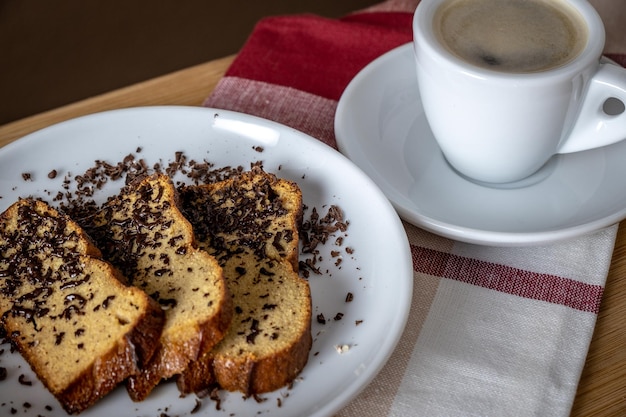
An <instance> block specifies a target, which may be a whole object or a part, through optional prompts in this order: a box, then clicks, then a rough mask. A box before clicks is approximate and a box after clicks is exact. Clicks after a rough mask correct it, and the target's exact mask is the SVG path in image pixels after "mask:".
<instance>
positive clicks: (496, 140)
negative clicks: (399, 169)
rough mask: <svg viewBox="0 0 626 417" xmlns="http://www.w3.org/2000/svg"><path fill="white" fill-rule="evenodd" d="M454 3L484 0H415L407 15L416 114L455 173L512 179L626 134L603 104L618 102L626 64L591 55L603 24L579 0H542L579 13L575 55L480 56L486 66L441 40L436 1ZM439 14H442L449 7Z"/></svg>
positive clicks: (625, 89)
mask: <svg viewBox="0 0 626 417" xmlns="http://www.w3.org/2000/svg"><path fill="white" fill-rule="evenodd" d="M459 1H464V2H467V3H472V2H475V1H479V2H482V1H486V0H422V1H421V3H420V4H419V6H418V7H417V10H416V12H415V16H414V19H413V33H414V42H413V43H414V48H415V59H416V64H417V79H418V85H419V89H420V96H421V99H422V104H423V107H424V112H425V115H426V118H427V120H428V123H429V125H430V127H431V129H432V131H433V134H434V136H435V138H436V139H437V143H438V144H439V147H440V148H441V150H442V152H443V154H444V155H445V157H446V159H447V161H448V162H449V163H450V164H451V165H452V166H453V167H454V168H455V169H456V170H457V171H458V172H460V173H461V174H463V175H465V176H467V177H469V178H472V179H475V180H478V181H481V182H487V183H508V182H514V181H518V180H521V179H524V178H526V177H528V176H530V175H531V174H533V173H535V172H536V171H538V170H539V169H540V168H541V167H542V166H543V165H545V164H546V162H547V161H549V160H550V158H551V157H552V156H554V155H555V154H558V153H570V152H577V151H584V150H587V149H591V148H596V147H600V146H605V145H609V144H612V143H615V142H618V141H621V140H623V139H625V138H626V112H621V113H620V114H618V115H611V114H607V113H606V112H604V111H603V106H604V103H605V102H606V100H607V99H610V98H613V99H617V100H619V101H621V102H622V103H626V70H624V68H622V67H619V66H617V65H615V64H612V63H601V57H602V51H603V47H604V40H605V33H604V26H603V24H602V21H601V19H600V17H599V16H598V14H597V12H596V11H595V10H594V9H593V7H592V6H591V5H590V4H589V3H588V2H587V1H586V0H551V3H553V4H557V6H558V7H562V8H564V9H563V10H567V11H568V13H569V12H572V13H574V14H573V15H572V16H574V15H576V16H578V15H579V18H580V19H579V20H580V22H579V23H576V25H578V26H579V27H578V29H580V32H579V34H582V35H581V36H583V37H585V38H584V39H583V43H582V44H581V47H580V52H579V53H578V54H577V55H575V56H574V57H571V58H570V59H569V61H568V62H565V63H561V64H557V65H556V66H554V67H553V68H551V69H545V70H527V69H525V70H516V69H513V70H510V69H506V70H501V69H500V67H501V61H502V62H503V61H505V59H502V60H499V58H494V57H493V56H491V55H489V54H484V55H482V56H481V59H482V60H484V61H485V62H487V65H486V67H488V68H486V67H483V66H479V65H476V64H473V63H469V62H468V61H467V60H466V59H465V58H461V57H460V56H459V55H458V54H457V53H456V52H453V51H452V50H451V49H450V46H444V44H443V42H444V41H443V40H442V39H443V37H442V36H443V35H441V33H442V30H443V29H441V28H442V27H444V26H443V24H441V20H442V19H443V17H442V16H443V12H442V10H443V9H441V7H442V5H444V6H445V7H449V6H450V4H451V3H454V2H459ZM496 1H500V2H502V0H496ZM538 1H539V0H538ZM455 7H456V6H455ZM567 8H572V9H567ZM446 10H447V9H446ZM446 13H447V14H445V16H446V19H451V18H450V17H448V15H452V13H448V12H447V11H446ZM490 13H491V11H490ZM577 18H578V17H577ZM491 19H492V20H497V19H496V17H493V18H491ZM533 20H537V19H533ZM462 21H463V22H466V21H467V19H465V18H464V17H463V20H462ZM518 23H519V22H517V21H515V22H514V24H513V25H511V24H508V25H507V24H505V25H504V27H503V28H502V29H503V30H506V29H507V26H508V27H510V26H515V25H517V24H518ZM480 25H484V23H479V25H478V26H479V27H480ZM585 26H586V27H585ZM493 36H494V37H497V36H499V35H497V34H496V33H493ZM488 41H489V42H490V40H488ZM478 43H480V42H478ZM500 47H501V45H500ZM507 48H509V46H508V45H507V44H506V43H505V45H504V49H507ZM494 63H495V64H494ZM491 64H494V66H492V65H491ZM524 71H525V72H524Z"/></svg>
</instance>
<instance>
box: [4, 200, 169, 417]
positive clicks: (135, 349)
mask: <svg viewBox="0 0 626 417" xmlns="http://www.w3.org/2000/svg"><path fill="white" fill-rule="evenodd" d="M100 256H101V253H100V251H99V250H98V248H96V247H95V246H94V245H93V243H92V241H91V240H90V238H89V237H88V236H87V235H86V234H85V232H84V231H83V230H82V229H81V228H80V227H79V226H78V225H77V224H76V223H75V222H73V221H72V220H71V219H70V218H68V217H67V216H65V215H63V214H62V213H60V212H58V211H57V210H55V209H54V208H52V207H50V206H49V205H47V204H46V203H44V202H41V201H37V200H32V199H22V200H19V201H18V202H16V203H14V204H13V205H12V206H11V207H9V208H8V209H7V210H6V211H5V212H4V213H2V215H0V317H1V325H2V327H3V328H4V330H5V332H6V334H7V335H8V337H9V338H10V340H11V341H12V343H13V344H14V345H15V346H17V349H18V350H19V352H20V353H21V354H22V355H23V357H24V358H25V359H26V361H27V362H28V363H29V364H30V366H31V368H32V369H33V371H34V372H35V373H36V375H37V376H38V378H39V379H40V380H41V381H42V383H43V384H44V385H45V387H46V388H47V389H48V390H49V391H50V392H51V393H52V394H53V395H54V396H55V397H56V398H57V399H58V401H59V402H60V403H61V405H62V406H63V408H64V409H65V410H66V411H67V412H68V413H70V414H74V413H79V412H81V411H83V410H85V409H86V408H87V407H89V406H90V405H92V404H93V403H95V402H96V401H97V400H99V399H100V398H102V397H103V396H104V395H105V394H107V393H108V392H109V391H111V390H112V389H113V388H114V387H115V386H117V385H118V384H119V383H120V382H122V381H123V380H124V379H126V378H127V377H129V376H131V375H134V374H137V373H138V372H139V369H140V366H142V365H143V364H145V363H147V362H149V360H150V359H151V357H152V356H153V353H154V351H155V349H156V347H157V345H158V340H159V337H160V334H161V329H162V326H163V322H164V315H163V312H162V310H161V308H160V306H159V305H158V304H157V303H156V302H154V300H152V299H151V298H150V297H148V296H147V295H146V294H145V293H144V292H143V291H141V290H139V289H137V288H134V287H130V286H126V285H124V284H123V283H122V282H121V281H123V280H124V277H123V276H121V275H120V273H119V271H118V270H116V269H115V268H113V267H112V266H111V265H110V264H109V263H107V262H105V261H103V260H101V259H100Z"/></svg>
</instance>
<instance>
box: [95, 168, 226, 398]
mask: <svg viewBox="0 0 626 417" xmlns="http://www.w3.org/2000/svg"><path fill="white" fill-rule="evenodd" d="M88 230H90V233H91V234H92V235H93V236H94V238H95V240H96V241H97V242H98V245H99V247H100V248H101V249H102V250H103V252H104V254H105V257H106V258H107V259H110V260H111V262H112V263H113V264H114V265H116V266H118V267H119V268H120V269H121V270H122V271H123V272H124V274H125V275H126V276H127V277H128V279H129V280H130V283H131V284H132V285H134V286H136V287H138V288H140V289H142V290H144V291H145V292H146V293H147V294H148V295H150V296H151V297H152V298H153V299H154V300H156V301H157V302H158V303H159V304H160V305H161V307H162V308H163V310H164V312H165V317H166V320H165V325H164V328H163V333H162V335H161V339H160V345H159V347H158V349H157V351H156V353H155V355H154V357H153V358H152V360H151V361H150V362H149V363H148V364H147V365H146V366H145V367H144V368H143V369H142V371H141V373H140V374H138V375H135V376H133V377H131V378H129V380H128V383H127V389H128V392H129V394H130V396H131V398H132V399H133V400H135V401H140V400H143V399H145V398H146V397H147V396H148V395H149V394H150V392H151V391H152V389H153V388H154V387H155V386H156V385H157V384H158V383H159V382H160V381H161V380H163V379H167V378H171V377H173V376H174V375H177V374H178V373H180V372H182V371H184V370H185V369H186V368H187V366H188V365H189V363H190V362H192V361H195V360H196V359H197V358H198V357H199V356H200V355H201V354H203V353H204V352H206V351H208V350H210V349H211V348H212V347H213V346H214V345H215V344H216V343H217V342H219V341H220V340H221V339H222V337H223V336H224V334H225V332H226V330H227V328H228V326H229V324H230V321H231V317H232V314H233V309H232V304H231V297H230V294H229V292H228V288H227V286H226V282H225V280H224V277H223V273H222V268H221V267H220V265H219V264H218V262H217V260H216V259H215V258H214V257H213V256H211V255H209V254H208V253H207V252H206V251H204V250H201V249H199V248H198V247H197V246H196V240H195V236H194V233H193V230H192V228H191V225H190V223H189V222H188V221H187V220H186V219H185V217H184V216H183V215H182V213H181V212H180V210H179V209H178V196H177V193H176V190H175V188H174V186H173V184H172V182H171V180H170V179H169V177H167V176H166V175H164V174H154V175H151V176H148V177H144V178H141V179H137V180H135V181H134V182H132V183H131V184H129V185H128V186H126V187H125V188H124V189H123V190H122V192H121V193H120V194H119V195H118V196H116V198H114V199H112V200H110V201H108V202H107V203H106V204H105V205H104V206H103V208H102V210H101V211H100V212H99V213H98V214H97V215H96V216H95V217H94V219H93V224H92V225H90V226H89V227H88Z"/></svg>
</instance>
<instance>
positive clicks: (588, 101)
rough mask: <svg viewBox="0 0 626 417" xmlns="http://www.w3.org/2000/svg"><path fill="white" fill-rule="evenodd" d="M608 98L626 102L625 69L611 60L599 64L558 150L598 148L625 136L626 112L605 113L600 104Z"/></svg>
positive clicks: (576, 150)
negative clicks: (577, 112)
mask: <svg viewBox="0 0 626 417" xmlns="http://www.w3.org/2000/svg"><path fill="white" fill-rule="evenodd" d="M609 98H615V99H618V100H620V101H621V102H622V103H623V104H626V70H625V69H624V68H622V67H620V66H618V65H616V64H612V63H606V64H600V67H599V68H598V71H597V72H596V73H595V74H594V76H593V78H592V79H591V82H590V83H589V88H588V89H587V93H586V96H585V97H584V99H583V105H582V108H581V110H580V114H579V116H578V119H577V121H576V123H575V124H574V127H573V129H572V131H571V133H570V135H569V137H568V138H567V139H566V140H565V141H564V142H563V143H562V145H561V147H560V148H559V151H558V153H570V152H578V151H584V150H587V149H592V148H599V147H601V146H605V145H610V144H612V143H615V142H619V141H621V140H624V139H626V111H622V112H621V113H620V114H617V115H610V114H607V113H606V112H605V111H604V109H603V107H604V103H605V102H606V100H607V99H609Z"/></svg>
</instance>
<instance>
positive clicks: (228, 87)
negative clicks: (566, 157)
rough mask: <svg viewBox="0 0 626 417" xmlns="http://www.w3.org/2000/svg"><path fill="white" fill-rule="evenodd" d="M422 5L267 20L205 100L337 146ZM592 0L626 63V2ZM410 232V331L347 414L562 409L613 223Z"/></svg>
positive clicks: (395, 2) (610, 46) (389, 4)
mask: <svg viewBox="0 0 626 417" xmlns="http://www.w3.org/2000/svg"><path fill="white" fill-rule="evenodd" d="M418 3H419V1H418V0H413V1H410V0H404V1H402V0H390V1H386V2H384V3H380V4H378V5H376V6H374V7H371V8H369V9H366V10H362V11H359V12H356V13H353V14H351V15H348V16H346V17H344V18H342V19H339V20H334V19H326V18H321V17H318V16H313V15H297V16H283V17H272V18H266V19H264V20H262V21H260V22H259V23H258V25H257V26H256V28H255V29H254V31H253V33H252V34H251V36H250V38H249V39H248V41H247V43H246V45H245V46H244V47H243V49H242V50H241V52H240V53H239V55H238V56H237V58H236V60H235V61H234V62H233V64H232V66H231V68H230V69H229V70H228V72H227V73H226V75H225V77H224V78H223V79H222V80H221V81H220V83H219V84H218V86H217V88H216V89H215V91H214V92H213V93H212V95H211V96H210V97H208V98H207V100H206V101H205V103H204V105H205V106H208V107H215V108H222V109H228V110H235V111H239V112H244V113H248V114H252V115H256V116H260V117H263V118H266V119H270V120H274V121H277V122H279V123H282V124H285V125H288V126H291V127H293V128H296V129H298V130H300V131H303V132H305V133H308V134H310V135H311V136H313V137H316V138H318V139H319V140H321V141H323V142H325V143H327V144H329V145H331V146H333V147H336V144H335V137H334V132H333V124H334V122H333V120H334V115H335V109H336V106H337V102H338V100H339V98H340V96H341V93H342V92H343V90H344V88H345V87H346V86H347V84H348V83H349V81H350V80H351V79H352V78H353V77H354V76H355V75H356V74H357V73H358V72H359V71H360V70H361V69H362V68H363V67H364V66H365V65H367V64H368V63H369V62H371V61H372V60H374V59H375V58H377V57H378V56H380V55H382V54H383V53H385V52H387V51H389V50H390V49H392V48H394V47H396V46H399V45H402V44H404V43H407V42H410V41H411V40H412V33H411V20H412V14H413V12H414V10H415V8H416V6H417V4H418ZM592 3H593V4H594V5H595V6H596V7H597V8H598V10H599V11H600V14H601V15H602V16H603V18H605V24H606V26H607V32H608V38H607V54H608V55H609V56H610V57H611V58H613V59H614V60H616V61H618V62H620V63H622V64H624V63H626V39H624V36H625V35H626V27H623V18H624V13H615V12H613V11H611V8H612V7H622V5H621V4H620V5H619V6H618V5H616V4H615V3H616V2H614V1H612V0H595V1H592ZM624 7H626V6H624ZM616 16H617V18H616ZM619 16H621V20H620V19H619ZM620 48H621V49H620ZM404 226H405V228H406V232H407V234H408V236H409V241H410V244H411V251H412V255H413V267H414V298H413V303H412V306H411V312H410V317H409V322H408V325H407V327H406V330H405V332H404V335H403V336H402V339H401V341H400V343H399V345H398V347H397V349H396V350H395V352H394V354H393V355H392V357H391V358H390V360H389V362H388V363H387V365H386V366H385V367H384V369H383V370H382V372H381V373H380V374H379V375H378V376H377V377H376V378H375V379H374V381H373V382H372V383H371V384H370V385H369V386H368V387H367V388H366V389H365V390H364V391H363V392H362V393H361V394H360V395H359V396H358V397H357V398H356V399H355V400H353V401H352V402H351V403H350V404H349V405H347V407H346V408H345V409H344V410H342V411H341V412H340V413H339V415H340V416H355V417H356V416H359V417H363V416H365V417H367V416H372V417H373V416H376V417H379V416H407V415H416V416H417V415H420V416H469V415H475V416H505V415H510V416H523V415H534V416H536V415H540V416H544V415H551V416H554V415H558V416H566V415H568V414H569V412H570V409H571V406H572V403H573V400H574V396H575V393H576V387H577V384H578V381H579V378H580V374H581V371H582V368H583V365H584V362H585V357H586V354H587V350H588V347H589V342H590V340H591V337H592V333H593V329H594V325H595V322H596V318H597V313H598V310H599V306H600V301H601V298H602V293H603V290H604V285H605V281H606V277H607V272H608V269H609V264H610V260H611V254H612V250H613V245H614V242H615V234H616V231H617V227H616V226H613V227H610V228H607V229H604V230H600V231H598V232H596V233H593V234H591V235H588V236H584V237H581V238H577V239H573V240H569V241H566V242H562V243H558V244H552V245H549V246H543V247H525V248H498V247H486V246H475V245H470V244H465V243H459V242H455V241H451V240H448V239H445V238H442V237H439V236H435V235H432V234H430V233H428V232H425V231H423V230H421V229H419V228H417V227H415V226H413V225H410V224H408V223H404Z"/></svg>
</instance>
